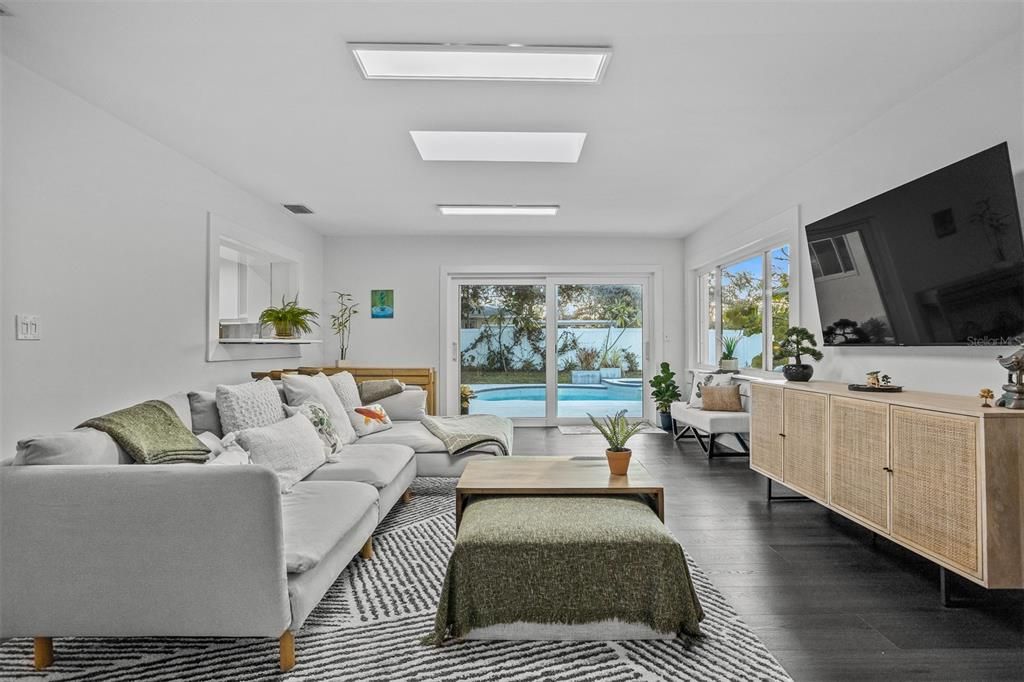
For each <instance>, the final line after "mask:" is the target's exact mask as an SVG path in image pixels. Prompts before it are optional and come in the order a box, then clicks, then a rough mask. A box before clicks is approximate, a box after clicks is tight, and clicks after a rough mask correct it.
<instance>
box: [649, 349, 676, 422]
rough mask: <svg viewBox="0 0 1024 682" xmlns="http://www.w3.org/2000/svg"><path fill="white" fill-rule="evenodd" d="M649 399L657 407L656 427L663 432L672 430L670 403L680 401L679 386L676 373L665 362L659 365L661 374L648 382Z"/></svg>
mask: <svg viewBox="0 0 1024 682" xmlns="http://www.w3.org/2000/svg"><path fill="white" fill-rule="evenodd" d="M649 383H650V386H651V388H652V389H653V390H652V391H651V398H653V399H654V404H655V405H657V407H658V426H660V427H661V428H662V430H664V431H669V430H671V429H672V414H671V413H670V410H671V409H672V403H674V402H676V401H677V400H681V399H682V397H683V396H682V394H681V393H680V392H679V386H677V385H676V373H675V372H673V371H672V369H671V368H670V367H669V366H668V363H667V362H663V363H661V372H659V373H658V374H656V375H654V376H653V377H652V378H651V380H650V382H649Z"/></svg>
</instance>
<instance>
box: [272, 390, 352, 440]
mask: <svg viewBox="0 0 1024 682" xmlns="http://www.w3.org/2000/svg"><path fill="white" fill-rule="evenodd" d="M281 383H282V384H283V385H284V393H285V396H286V397H287V402H288V404H289V405H291V406H293V407H298V406H299V405H302V404H303V403H306V402H310V401H312V402H316V403H320V404H321V405H323V406H324V408H325V409H326V410H327V414H328V415H330V417H331V422H332V424H333V425H334V429H335V430H336V431H337V432H338V436H339V438H340V439H341V444H342V445H345V444H347V443H354V442H355V440H356V438H357V436H356V432H355V430H354V429H353V428H352V424H351V423H350V422H349V417H348V409H347V408H346V407H345V405H343V404H342V402H341V398H339V397H338V394H337V392H335V390H334V386H332V385H331V382H330V381H329V380H328V379H327V377H326V376H325V375H324V373H323V372H321V373H320V374H317V375H315V376H306V375H303V374H285V375H283V376H282V377H281Z"/></svg>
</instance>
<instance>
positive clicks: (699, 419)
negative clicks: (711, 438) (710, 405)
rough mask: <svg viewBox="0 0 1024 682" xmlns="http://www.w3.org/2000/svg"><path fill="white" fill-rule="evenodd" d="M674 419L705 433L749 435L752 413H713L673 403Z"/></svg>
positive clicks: (684, 404)
mask: <svg viewBox="0 0 1024 682" xmlns="http://www.w3.org/2000/svg"><path fill="white" fill-rule="evenodd" d="M671 412H672V418H673V419H675V420H676V421H677V422H679V423H680V424H685V425H687V426H694V427H696V428H698V429H700V430H701V431H704V432H705V433H748V432H749V431H750V413H748V412H712V411H709V410H701V409H698V408H694V407H689V406H688V405H687V404H686V403H672V408H671Z"/></svg>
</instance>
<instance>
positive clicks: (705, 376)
mask: <svg viewBox="0 0 1024 682" xmlns="http://www.w3.org/2000/svg"><path fill="white" fill-rule="evenodd" d="M731 383H732V375H731V374H716V373H714V372H695V373H694V375H693V386H692V387H691V389H690V407H693V408H696V409H701V407H702V406H703V404H704V400H703V397H702V396H703V393H702V390H703V388H704V387H705V386H728V385H729V384H731Z"/></svg>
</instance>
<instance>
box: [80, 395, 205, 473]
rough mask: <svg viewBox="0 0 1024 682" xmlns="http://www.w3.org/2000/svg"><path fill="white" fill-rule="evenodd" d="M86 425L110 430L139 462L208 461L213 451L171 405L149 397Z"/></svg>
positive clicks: (84, 424)
mask: <svg viewBox="0 0 1024 682" xmlns="http://www.w3.org/2000/svg"><path fill="white" fill-rule="evenodd" d="M82 427H89V428H93V429H96V430H97V431H103V432H104V433H106V434H108V435H109V436H110V437H111V438H113V439H114V440H115V441H116V442H117V444H118V445H120V446H121V447H122V448H124V450H125V452H127V453H128V454H129V455H131V457H132V459H134V460H135V461H136V462H138V463H139V464H169V463H171V462H205V461H206V459H207V457H209V454H210V449H209V448H207V447H206V446H205V445H203V443H202V442H201V441H200V440H199V439H198V438H196V437H195V435H194V434H193V433H192V432H191V431H189V430H188V427H186V426H185V425H184V424H183V423H182V422H181V419H179V418H178V415H177V414H175V412H174V410H173V409H171V406H170V405H168V404H167V403H165V402H163V401H161V400H147V401H146V402H144V403H139V404H138V405H132V406H131V407H126V408H125V409H123V410H118V411H117V412H111V413H110V414H105V415H103V416H102V417H93V418H92V419H90V420H89V421H87V422H84V423H83V424H81V425H80V426H79V428H82Z"/></svg>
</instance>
